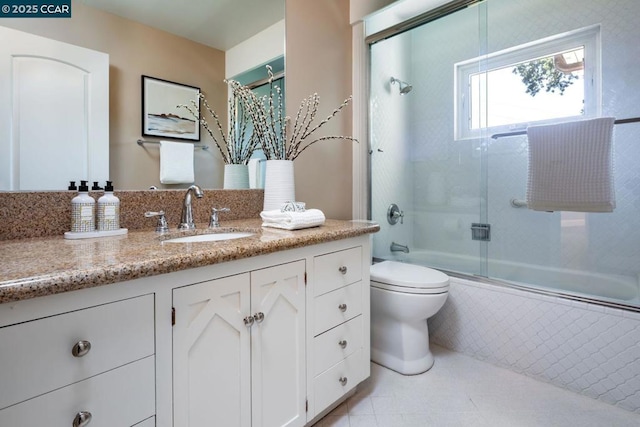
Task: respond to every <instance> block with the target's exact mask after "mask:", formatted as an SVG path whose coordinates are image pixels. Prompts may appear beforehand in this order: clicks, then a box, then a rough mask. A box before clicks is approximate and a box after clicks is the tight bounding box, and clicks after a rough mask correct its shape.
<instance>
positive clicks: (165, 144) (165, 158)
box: [160, 141, 195, 184]
mask: <svg viewBox="0 0 640 427" xmlns="http://www.w3.org/2000/svg"><path fill="white" fill-rule="evenodd" d="M194 181H195V175H194V171H193V144H192V143H188V142H170V141H160V182H161V183H162V184H192V183H193V182H194Z"/></svg>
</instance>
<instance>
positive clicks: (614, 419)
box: [315, 345, 640, 427]
mask: <svg viewBox="0 0 640 427" xmlns="http://www.w3.org/2000/svg"><path fill="white" fill-rule="evenodd" d="M432 351H433V354H434V356H435V358H436V362H435V365H434V367H433V368H432V369H431V370H430V371H429V372H427V373H425V374H422V375H415V376H403V375H400V374H398V373H396V372H393V371H391V370H389V369H386V368H383V367H381V366H379V365H376V364H372V365H371V378H369V379H368V380H367V381H366V382H365V383H364V384H362V385H361V386H360V389H359V390H358V392H357V393H356V394H355V395H354V396H352V397H351V398H350V399H349V400H347V401H346V402H344V403H343V404H342V405H340V406H339V407H337V408H336V409H335V410H333V411H332V412H331V413H330V414H329V415H327V416H326V417H324V418H323V419H321V420H320V421H319V422H318V423H316V424H315V427H423V426H424V427H427V426H436V427H449V426H460V427H488V426H491V427H502V426H504V427H529V426H532V427H534V426H535V427H539V426H543V427H555V426H558V427H567V426H570V427H572V426H580V427H589V426H593V427H605V426H606V427H627V426H629V427H632V426H633V427H638V426H640V415H637V414H634V413H631V412H628V411H625V410H623V409H619V408H616V407H614V406H611V405H608V404H606V403H603V402H599V401H597V400H594V399H591V398H589V397H585V396H581V395H579V394H576V393H573V392H570V391H567V390H564V389H561V388H558V387H555V386H553V385H550V384H546V383H543V382H540V381H537V380H534V379H532V378H529V377H526V376H524V375H520V374H517V373H514V372H512V371H509V370H506V369H503V368H499V367H496V366H494V365H491V364H488V363H486V362H481V361H478V360H476V359H473V358H471V357H469V356H466V355H463V354H460V353H456V352H453V351H450V350H447V349H444V348H442V347H439V346H435V345H432Z"/></svg>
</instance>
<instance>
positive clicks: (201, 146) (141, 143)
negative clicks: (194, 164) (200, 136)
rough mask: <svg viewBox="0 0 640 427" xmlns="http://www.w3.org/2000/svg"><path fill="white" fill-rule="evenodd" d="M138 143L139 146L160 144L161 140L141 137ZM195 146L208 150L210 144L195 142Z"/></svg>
mask: <svg viewBox="0 0 640 427" xmlns="http://www.w3.org/2000/svg"><path fill="white" fill-rule="evenodd" d="M137 142H138V145H139V146H141V147H142V146H144V144H157V145H160V141H145V140H144V139H139V140H138V141H137ZM193 148H202V149H203V150H208V149H209V146H208V145H203V144H194V145H193Z"/></svg>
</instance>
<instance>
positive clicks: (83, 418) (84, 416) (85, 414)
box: [73, 411, 93, 427]
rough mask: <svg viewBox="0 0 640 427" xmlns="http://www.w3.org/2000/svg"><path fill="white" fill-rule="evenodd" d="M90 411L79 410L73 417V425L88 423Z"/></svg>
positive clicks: (78, 425)
mask: <svg viewBox="0 0 640 427" xmlns="http://www.w3.org/2000/svg"><path fill="white" fill-rule="evenodd" d="M91 418H93V416H92V415H91V412H89V411H80V412H78V413H77V414H76V417H75V418H74V419H73V427H84V426H86V425H89V423H90V422H91Z"/></svg>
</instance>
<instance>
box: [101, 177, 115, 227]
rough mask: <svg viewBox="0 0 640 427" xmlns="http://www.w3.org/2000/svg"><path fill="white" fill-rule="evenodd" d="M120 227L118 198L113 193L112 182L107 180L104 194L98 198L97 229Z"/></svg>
mask: <svg viewBox="0 0 640 427" xmlns="http://www.w3.org/2000/svg"><path fill="white" fill-rule="evenodd" d="M118 229H120V199H118V198H117V197H116V196H114V195H113V184H112V182H111V181H107V185H105V187H104V196H102V197H100V198H99V199H98V231H113V230H118Z"/></svg>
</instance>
